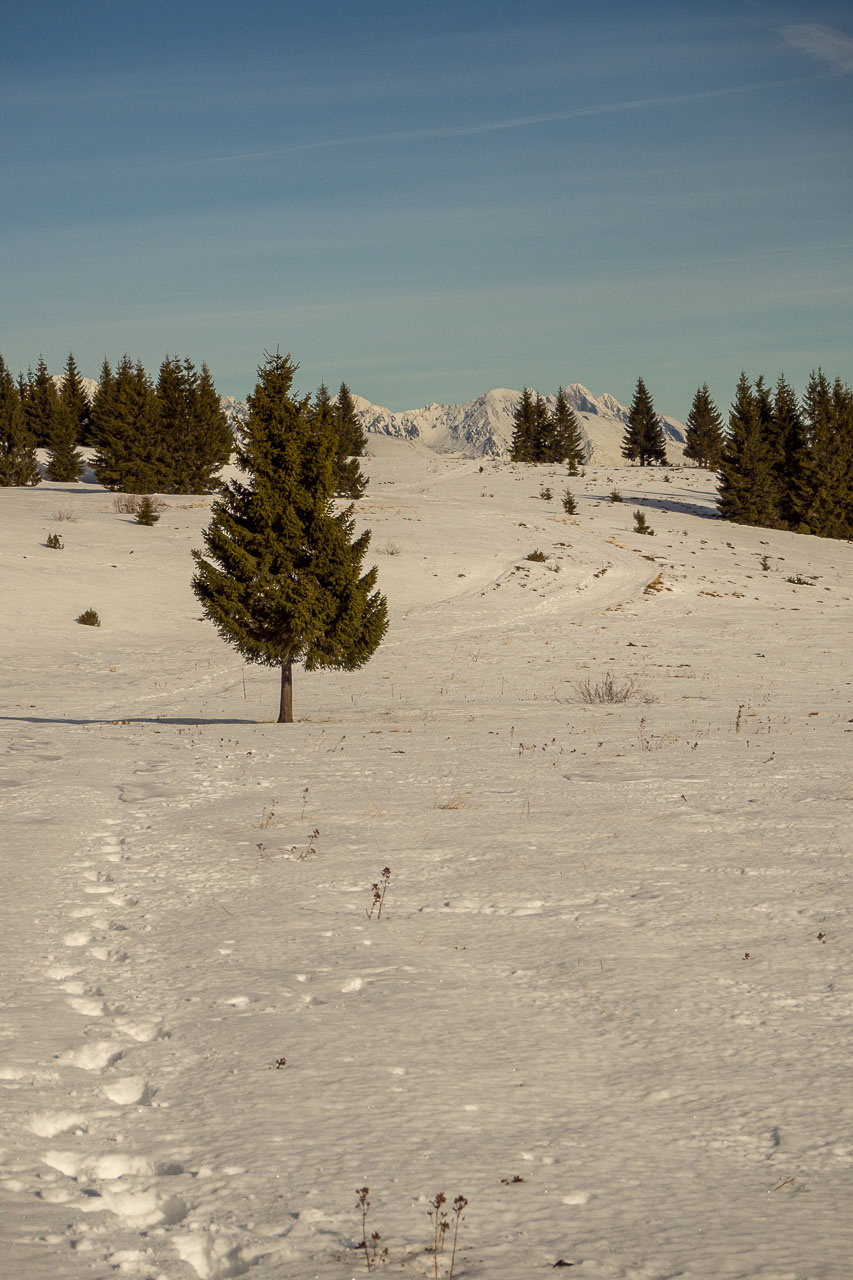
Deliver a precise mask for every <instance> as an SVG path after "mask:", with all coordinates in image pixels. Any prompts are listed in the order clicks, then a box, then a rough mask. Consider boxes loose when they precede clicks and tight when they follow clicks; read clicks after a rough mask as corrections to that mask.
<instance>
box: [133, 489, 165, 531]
mask: <svg viewBox="0 0 853 1280" xmlns="http://www.w3.org/2000/svg"><path fill="white" fill-rule="evenodd" d="M159 519H160V512H159V511H158V510H157V508H156V507H155V505H154V502H153V500H152V498H151V495H150V494H147V493H144V494H143V495H142V497H141V498H140V499H139V505H138V507H137V508H136V523H137V524H144V525H149V526H150V525H152V524H156V523H157V521H158V520H159Z"/></svg>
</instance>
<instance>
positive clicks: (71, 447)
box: [45, 397, 83, 484]
mask: <svg viewBox="0 0 853 1280" xmlns="http://www.w3.org/2000/svg"><path fill="white" fill-rule="evenodd" d="M79 435H80V424H79V422H78V419H77V416H76V414H75V413H74V411H73V409H72V408H71V406H70V405H69V404H66V402H65V401H64V400H62V399H60V398H59V397H57V407H56V412H55V415H54V418H53V426H52V431H51V437H50V441H49V443H48V451H47V467H46V469H45V474H46V475H47V478H48V480H59V481H64V482H65V483H66V484H67V483H69V482H72V481H76V480H79V479H80V475H81V473H82V471H83V458H82V455H81V454H80V453H79V452H78V450H77V441H78V439H79Z"/></svg>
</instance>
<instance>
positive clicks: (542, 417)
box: [530, 391, 554, 462]
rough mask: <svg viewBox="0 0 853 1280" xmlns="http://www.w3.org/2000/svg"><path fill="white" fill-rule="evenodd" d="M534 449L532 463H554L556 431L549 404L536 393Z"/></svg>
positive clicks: (534, 405) (534, 404)
mask: <svg viewBox="0 0 853 1280" xmlns="http://www.w3.org/2000/svg"><path fill="white" fill-rule="evenodd" d="M532 445H533V449H532V457H531V458H530V461H531V462H551V461H554V458H553V453H554V431H553V424H552V422H551V415H550V413H549V412H548V404H547V401H546V400H545V397H544V396H543V395H540V393H539V392H538V391H537V392H536V398H535V400H534V402H533V442H532Z"/></svg>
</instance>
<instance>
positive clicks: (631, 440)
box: [622, 378, 666, 467]
mask: <svg viewBox="0 0 853 1280" xmlns="http://www.w3.org/2000/svg"><path fill="white" fill-rule="evenodd" d="M622 457H623V458H628V459H629V461H631V462H639V464H640V466H641V467H646V466H649V465H650V464H651V463H652V462H666V438H665V436H664V433H663V424H662V423H661V420H660V418H659V417H658V416H657V414H656V413H655V406H654V403H653V401H652V397H651V396H650V395H649V392H648V390H647V388H646V384H645V383H644V382H643V379H642V378H638V379H637V386H636V389H635V391H634V399H633V400H632V401H631V408H630V409H629V410H628V425H627V426H626V428H625V434H624V436H623V437H622Z"/></svg>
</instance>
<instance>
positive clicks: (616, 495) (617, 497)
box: [610, 489, 625, 502]
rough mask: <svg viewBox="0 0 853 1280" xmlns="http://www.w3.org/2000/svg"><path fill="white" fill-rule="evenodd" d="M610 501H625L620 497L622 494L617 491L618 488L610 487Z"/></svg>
mask: <svg viewBox="0 0 853 1280" xmlns="http://www.w3.org/2000/svg"><path fill="white" fill-rule="evenodd" d="M610 501H611V502H624V501H625V499H624V498H623V497H622V494H621V493H620V492H619V490H618V489H611V490H610Z"/></svg>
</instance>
